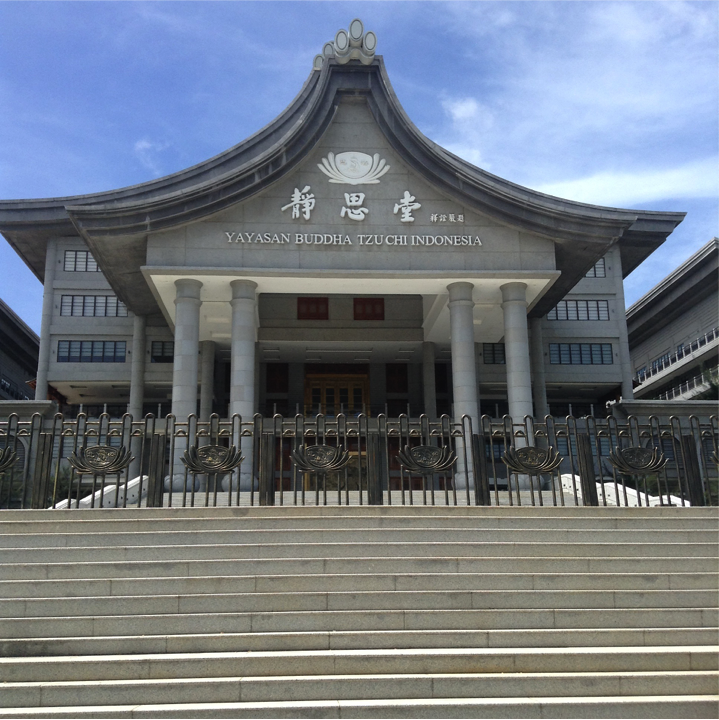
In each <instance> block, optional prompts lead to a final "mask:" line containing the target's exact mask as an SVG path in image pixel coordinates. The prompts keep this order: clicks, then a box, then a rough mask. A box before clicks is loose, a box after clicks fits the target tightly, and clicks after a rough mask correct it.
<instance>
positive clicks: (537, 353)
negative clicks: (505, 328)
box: [529, 318, 549, 418]
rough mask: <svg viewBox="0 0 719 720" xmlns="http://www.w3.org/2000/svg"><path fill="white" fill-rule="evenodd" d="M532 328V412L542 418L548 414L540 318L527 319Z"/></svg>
mask: <svg viewBox="0 0 719 720" xmlns="http://www.w3.org/2000/svg"><path fill="white" fill-rule="evenodd" d="M529 324H530V328H531V330H532V335H531V341H532V346H531V349H532V397H533V398H534V414H535V415H536V416H537V417H538V418H544V416H545V415H548V414H549V406H548V405H547V384H546V381H545V377H544V343H543V341H542V318H532V319H531V320H530V321H529Z"/></svg>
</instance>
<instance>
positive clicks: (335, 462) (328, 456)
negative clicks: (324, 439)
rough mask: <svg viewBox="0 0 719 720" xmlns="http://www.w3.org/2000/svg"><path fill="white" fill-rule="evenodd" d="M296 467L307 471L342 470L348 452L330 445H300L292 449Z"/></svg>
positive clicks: (347, 458)
mask: <svg viewBox="0 0 719 720" xmlns="http://www.w3.org/2000/svg"><path fill="white" fill-rule="evenodd" d="M292 459H293V460H294V461H295V463H296V465H297V467H298V468H299V469H300V470H302V471H303V472H308V473H312V472H314V473H331V472H337V471H338V470H342V469H343V468H344V467H345V466H346V465H347V463H348V462H349V461H350V454H349V453H348V452H347V451H346V450H344V449H343V448H341V447H334V446H332V445H310V446H309V447H308V446H307V445H300V447H299V448H297V450H293V451H292Z"/></svg>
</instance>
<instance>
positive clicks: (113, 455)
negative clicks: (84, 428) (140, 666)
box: [67, 445, 133, 475]
mask: <svg viewBox="0 0 719 720" xmlns="http://www.w3.org/2000/svg"><path fill="white" fill-rule="evenodd" d="M132 459H133V457H132V455H131V454H130V451H129V450H128V449H127V448H126V447H124V446H123V447H119V448H117V447H110V446H108V445H93V446H92V447H85V448H82V447H81V448H79V449H78V450H77V451H76V452H73V453H72V454H71V455H70V456H69V457H68V459H67V460H68V462H69V463H70V465H72V466H73V467H74V468H75V470H77V471H78V472H79V473H80V474H81V475H95V474H98V475H101V474H107V475H112V474H115V473H119V472H120V471H121V470H124V469H125V468H126V467H127V466H128V465H129V464H130V462H131V461H132Z"/></svg>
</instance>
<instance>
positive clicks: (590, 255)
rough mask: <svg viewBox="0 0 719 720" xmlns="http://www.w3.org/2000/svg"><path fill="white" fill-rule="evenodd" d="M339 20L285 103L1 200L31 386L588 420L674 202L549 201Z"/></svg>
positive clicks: (129, 397) (231, 406) (101, 400)
mask: <svg viewBox="0 0 719 720" xmlns="http://www.w3.org/2000/svg"><path fill="white" fill-rule="evenodd" d="M376 44H377V39H376V37H375V35H374V33H372V32H365V30H364V28H363V26H362V23H361V22H360V21H359V20H354V21H353V22H352V23H351V24H350V26H349V29H348V30H347V31H345V30H340V31H339V32H338V33H337V35H336V37H335V39H334V41H333V42H329V43H327V44H326V45H325V47H324V50H323V52H322V54H320V55H318V56H317V57H316V58H315V60H314V63H313V67H312V69H311V72H310V75H309V78H308V79H307V81H306V83H305V85H304V87H303V88H302V89H301V91H300V93H299V94H298V95H297V97H296V98H295V100H294V101H293V102H292V104H291V105H290V106H289V107H288V108H287V109H286V110H285V111H284V112H282V113H281V114H280V115H279V116H278V117H277V118H276V119H275V120H274V121H273V122H271V123H270V124H269V125H267V126H266V127H264V128H263V129H262V130H260V131H259V132H257V133H255V134H254V135H253V136H251V137H250V138H248V139H247V140H245V141H243V142H241V143H240V144H238V145H236V146H235V147H233V148H231V149H230V150H227V151H226V152H224V153H222V154H220V155H217V156H216V157H213V158H211V159H209V160H207V161H205V162H202V163H200V164H198V165H195V166H193V167H191V168H188V169H187V170H183V171H181V172H177V173H175V174H172V175H169V176H167V177H163V178H160V179H156V180H152V181H150V182H146V183H142V184H140V185H135V186H131V187H126V188H122V189H119V190H113V191H109V192H100V193H96V194H92V195H80V196H73V197H64V198H49V199H41V200H6V201H2V202H0V232H2V234H3V235H4V236H5V238H6V239H7V240H8V242H9V243H10V244H11V245H12V247H13V248H14V249H15V250H16V251H17V253H18V254H19V255H20V256H21V257H22V259H23V260H24V261H25V263H26V264H27V265H28V266H29V267H30V268H31V270H32V271H33V272H34V273H35V275H36V276H37V277H38V278H40V280H41V281H42V282H43V283H44V297H43V311H42V329H41V338H40V350H39V365H38V371H37V383H36V399H46V398H47V395H48V387H49V386H51V387H53V388H54V389H55V390H56V391H57V392H59V393H60V394H61V395H62V396H63V397H64V398H66V399H67V403H68V406H66V407H65V408H64V409H65V410H66V411H67V412H69V413H72V412H76V411H77V410H79V409H80V406H82V407H83V408H84V409H86V410H87V409H88V408H92V409H93V411H95V410H102V409H105V408H106V409H108V411H110V412H111V413H113V414H121V413H122V412H125V410H129V412H131V413H132V414H133V415H134V416H140V415H142V414H143V413H148V412H152V413H158V412H159V413H161V414H163V415H164V414H165V413H167V412H173V413H175V414H176V415H178V416H186V415H188V414H190V413H199V414H200V416H202V417H207V416H209V414H210V413H211V412H216V413H219V414H220V415H221V416H227V415H228V414H233V413H239V414H241V415H242V416H243V417H247V416H251V415H252V414H253V413H256V412H261V413H263V414H272V413H274V412H277V413H282V414H289V415H293V414H295V413H297V412H299V413H310V414H314V413H316V412H318V411H321V412H326V413H336V412H340V411H342V412H344V413H352V414H356V413H359V412H365V413H369V414H371V415H377V414H379V413H385V412H386V413H388V414H390V415H392V416H396V415H398V414H400V413H410V414H411V415H413V416H416V415H419V414H420V413H427V414H428V415H430V416H437V414H442V413H448V414H452V415H453V416H455V417H459V416H461V415H463V414H467V415H469V416H471V417H473V418H477V417H478V416H479V415H480V414H489V415H492V416H501V415H502V414H504V413H507V412H509V413H510V414H511V415H513V416H515V417H522V416H524V415H532V414H534V415H539V416H542V415H544V414H546V413H548V412H550V413H552V414H555V415H564V414H567V413H568V412H570V411H571V412H573V413H574V414H575V415H578V414H585V413H590V412H592V411H595V412H597V413H599V414H601V413H602V412H603V410H604V404H605V402H606V401H607V400H610V399H616V398H618V397H620V396H621V397H623V398H624V399H630V398H631V397H632V378H633V374H634V368H633V365H632V362H631V359H630V354H629V345H628V339H627V337H628V336H627V323H626V317H625V305H624V293H623V284H622V281H623V278H624V277H626V275H627V274H628V273H630V272H631V271H632V270H633V269H634V268H636V267H637V266H638V265H639V264H640V263H641V262H642V261H643V260H644V259H645V258H647V257H648V256H649V255H650V254H651V253H652V252H653V251H654V250H655V249H656V248H657V247H658V246H659V245H660V244H661V243H663V242H664V241H665V240H666V238H667V237H668V235H669V234H670V233H671V232H672V231H673V230H674V228H675V227H676V226H677V225H678V224H679V223H680V222H681V221H682V219H683V217H684V213H677V212H649V211H644V210H625V209H615V208H607V207H600V206H596V205H588V204H583V203H578V202H571V201H568V200H562V199H559V198H556V197H550V196H547V195H544V194H541V193H538V192H535V191H533V190H530V189H527V188H525V187H521V186H518V185H515V184H513V183H511V182H508V181H507V180H503V179H501V178H499V177H496V176H494V175H491V174H489V173H487V172H485V171H483V170H481V169H479V168H477V167H475V166H473V165H471V164H470V163H468V162H466V161H464V160H462V159H461V158H458V157H456V156H454V155H452V154H451V153H449V152H448V151H446V150H444V149H443V148H441V147H439V146H438V145H436V144H435V143H433V142H432V141H431V140H429V139H428V138H426V137H425V136H424V135H422V133H420V132H419V130H418V129H417V128H416V127H415V126H414V125H413V124H412V122H411V120H410V119H409V118H408V117H407V115H406V113H405V112H404V110H403V109H402V107H401V105H400V104H399V102H398V100H397V98H396V96H395V94H394V91H393V90H392V86H391V84H390V81H389V78H388V76H387V72H386V70H385V66H384V64H383V61H382V57H381V56H379V55H375V47H376Z"/></svg>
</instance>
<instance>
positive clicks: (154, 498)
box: [147, 433, 167, 507]
mask: <svg viewBox="0 0 719 720" xmlns="http://www.w3.org/2000/svg"><path fill="white" fill-rule="evenodd" d="M166 447H167V437H166V436H165V433H153V435H152V439H151V440H150V463H149V468H148V470H147V507H162V494H163V490H164V484H165V477H164V476H165V449H166Z"/></svg>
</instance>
